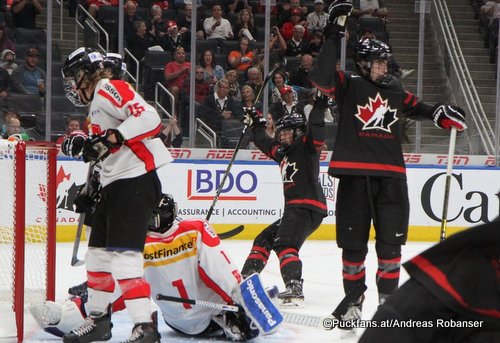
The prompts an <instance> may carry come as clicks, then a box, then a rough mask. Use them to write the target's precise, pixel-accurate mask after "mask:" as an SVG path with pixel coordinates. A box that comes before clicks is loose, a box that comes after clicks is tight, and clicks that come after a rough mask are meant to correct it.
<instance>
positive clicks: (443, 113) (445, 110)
mask: <svg viewBox="0 0 500 343" xmlns="http://www.w3.org/2000/svg"><path fill="white" fill-rule="evenodd" d="M432 119H433V120H434V125H436V126H437V127H439V128H442V129H448V130H451V128H452V127H456V128H457V131H459V132H461V131H464V130H465V129H467V125H466V124H465V112H464V110H462V109H461V108H460V107H458V106H452V105H444V104H437V105H436V107H435V108H434V113H433V114H432Z"/></svg>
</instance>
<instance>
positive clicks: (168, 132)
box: [160, 115, 182, 148]
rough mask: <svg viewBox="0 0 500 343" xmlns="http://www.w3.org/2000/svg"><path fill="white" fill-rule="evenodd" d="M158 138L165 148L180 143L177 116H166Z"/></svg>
mask: <svg viewBox="0 0 500 343" xmlns="http://www.w3.org/2000/svg"><path fill="white" fill-rule="evenodd" d="M160 138H161V140H162V141H163V144H165V146H166V147H167V148H179V147H180V146H181V145H182V134H181V129H180V127H179V124H178V123H177V117H176V116H175V115H173V116H172V117H170V118H168V120H167V124H166V125H165V127H164V128H163V130H162V131H161V133H160Z"/></svg>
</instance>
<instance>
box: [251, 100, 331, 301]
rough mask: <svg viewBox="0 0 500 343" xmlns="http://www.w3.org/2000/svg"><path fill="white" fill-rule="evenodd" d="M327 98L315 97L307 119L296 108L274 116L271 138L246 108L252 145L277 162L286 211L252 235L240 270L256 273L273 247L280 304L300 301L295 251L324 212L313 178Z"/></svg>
mask: <svg viewBox="0 0 500 343" xmlns="http://www.w3.org/2000/svg"><path fill="white" fill-rule="evenodd" d="M327 100H328V98H327V97H324V96H318V99H317V100H316V103H315V105H314V107H313V109H312V111H311V114H310V116H309V122H308V123H307V124H306V120H305V117H304V116H303V115H301V114H298V113H292V114H287V115H285V116H283V117H282V118H281V119H279V120H278V123H277V125H276V130H277V132H276V139H273V138H271V137H269V136H268V135H267V134H266V128H265V126H266V120H265V119H264V118H262V116H260V115H258V114H257V113H256V112H255V109H253V111H252V110H250V111H249V112H247V118H246V123H247V125H250V126H251V127H252V129H253V133H254V142H255V145H256V146H257V147H258V148H259V149H260V150H261V151H262V152H264V153H265V154H266V155H268V156H269V157H270V158H272V159H273V160H275V161H276V162H278V163H279V166H280V169H281V175H282V179H283V192H284V196H285V210H284V212H283V217H282V218H281V219H279V220H277V221H276V222H274V223H273V224H271V225H270V226H268V227H267V228H265V229H264V230H263V231H262V232H261V233H260V234H259V235H258V236H257V237H256V238H255V240H254V242H253V247H252V249H251V251H250V254H249V256H248V257H247V260H246V262H245V265H244V266H243V269H242V275H243V276H244V277H245V276H248V275H250V274H252V273H254V272H257V273H260V272H261V271H262V269H264V267H265V266H266V263H267V260H268V258H269V255H270V253H271V251H273V250H274V252H275V253H276V255H277V256H278V258H279V261H280V269H281V276H282V278H283V281H284V283H285V285H286V290H285V291H284V292H282V293H280V294H279V295H278V299H279V302H280V304H281V305H282V306H290V307H291V306H301V305H302V304H303V301H304V295H303V292H302V283H303V280H302V262H301V260H300V258H299V250H300V248H301V246H302V244H303V243H304V241H305V240H306V238H307V237H308V236H309V235H311V233H313V232H314V231H315V230H316V229H317V228H318V226H319V225H320V224H321V222H322V221H323V218H324V217H325V216H326V215H327V206H326V199H325V196H324V194H323V190H322V188H321V185H320V183H319V181H318V177H319V156H320V152H321V149H322V147H323V145H324V144H325V128H324V126H325V122H324V110H325V108H327V107H328V103H327Z"/></svg>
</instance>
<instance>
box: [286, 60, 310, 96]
mask: <svg viewBox="0 0 500 343" xmlns="http://www.w3.org/2000/svg"><path fill="white" fill-rule="evenodd" d="M313 61H314V60H313V57H312V56H311V55H310V54H304V55H302V59H301V61H300V64H299V65H298V66H297V69H296V70H292V71H291V73H290V83H291V84H292V85H293V86H294V87H301V88H312V87H313V85H312V83H311V78H310V76H309V72H310V71H311V70H312V66H313Z"/></svg>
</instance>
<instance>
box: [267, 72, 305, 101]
mask: <svg viewBox="0 0 500 343" xmlns="http://www.w3.org/2000/svg"><path fill="white" fill-rule="evenodd" d="M287 80H288V77H287V75H286V73H285V71H284V70H279V71H278V72H277V73H276V74H274V77H273V80H272V81H273V83H272V84H271V87H270V92H271V96H270V97H269V99H270V100H269V101H270V103H272V104H276V103H281V102H282V101H283V99H282V98H281V89H282V88H283V87H284V86H286V85H287V84H286V82H287ZM292 93H293V100H294V101H295V102H297V101H298V96H297V92H295V90H294V89H293V88H292Z"/></svg>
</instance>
